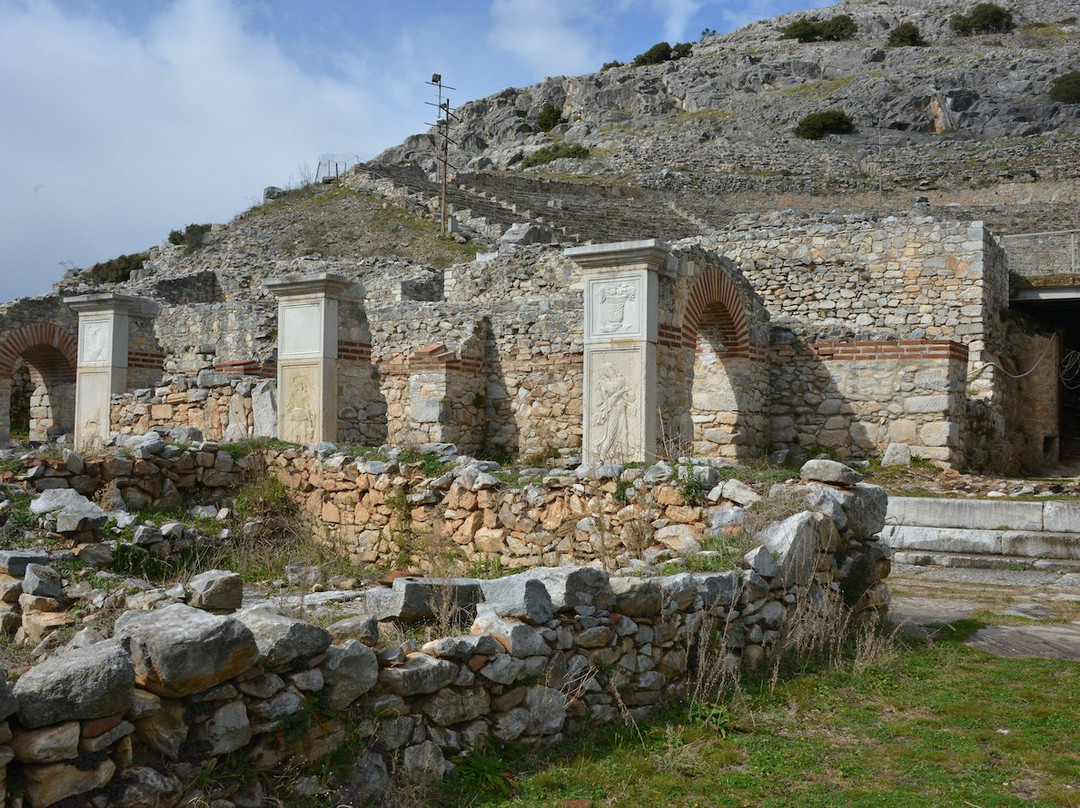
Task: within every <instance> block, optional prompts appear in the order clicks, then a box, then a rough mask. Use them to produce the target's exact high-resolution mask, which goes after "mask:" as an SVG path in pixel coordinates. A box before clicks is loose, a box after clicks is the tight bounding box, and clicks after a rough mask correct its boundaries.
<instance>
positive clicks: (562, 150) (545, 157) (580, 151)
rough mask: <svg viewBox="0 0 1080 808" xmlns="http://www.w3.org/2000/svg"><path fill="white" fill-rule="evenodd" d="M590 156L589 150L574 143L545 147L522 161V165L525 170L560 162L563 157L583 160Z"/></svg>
mask: <svg viewBox="0 0 1080 808" xmlns="http://www.w3.org/2000/svg"><path fill="white" fill-rule="evenodd" d="M588 156H589V150H588V149H586V148H585V147H584V146H582V145H581V144H580V143H574V144H573V145H570V144H568V143H557V144H555V145H554V146H544V148H542V149H540V150H539V151H537V152H534V153H533V154H530V155H529V156H528V157H526V158H525V159H524V160H522V161H521V165H522V167H523V168H532V167H533V166H542V165H544V164H545V163H550V162H551V161H552V160H558V159H559V158H561V157H571V158H582V157H588Z"/></svg>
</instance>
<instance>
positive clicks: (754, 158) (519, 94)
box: [376, 0, 1080, 231]
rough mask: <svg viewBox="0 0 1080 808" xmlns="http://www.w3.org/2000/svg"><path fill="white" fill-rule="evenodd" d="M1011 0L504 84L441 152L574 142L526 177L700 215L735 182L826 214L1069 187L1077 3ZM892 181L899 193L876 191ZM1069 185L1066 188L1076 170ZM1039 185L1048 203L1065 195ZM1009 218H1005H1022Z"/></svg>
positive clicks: (773, 31)
mask: <svg viewBox="0 0 1080 808" xmlns="http://www.w3.org/2000/svg"><path fill="white" fill-rule="evenodd" d="M1004 5H1005V6H1006V7H1008V8H1009V9H1010V10H1011V12H1012V14H1013V18H1014V20H1015V28H1014V29H1013V30H1012V31H1011V32H1009V33H1004V34H1002V33H998V34H981V35H974V36H960V35H958V34H957V33H956V32H954V31H953V30H952V29H951V28H950V25H949V19H950V17H951V16H952V15H953V14H955V13H957V12H963V11H965V10H967V7H966V6H964V5H961V4H955V3H949V2H941V0H891V1H890V2H889V3H877V2H875V3H870V2H864V1H863V0H845V2H842V3H840V4H839V5H837V6H833V7H830V8H825V9H818V10H816V11H814V12H802V13H798V14H791V15H786V16H783V17H779V18H777V19H774V20H767V21H761V22H757V23H754V24H752V25H749V26H747V27H745V28H742V29H740V30H738V31H735V32H732V33H730V34H727V35H723V36H711V37H707V38H705V39H703V40H702V41H700V42H697V43H694V44H693V47H692V53H691V55H690V56H688V57H685V58H681V59H677V60H674V61H668V62H664V63H662V64H658V65H649V66H642V67H633V66H622V67H614V68H610V69H607V70H604V71H601V72H597V73H593V74H589V75H586V76H578V77H565V76H560V77H554V78H549V79H546V80H545V81H544V82H542V83H541V84H539V85H535V86H532V87H526V88H523V89H514V88H510V89H506V90H503V91H502V92H500V93H497V94H495V95H493V96H490V97H488V98H483V99H479V100H477V101H472V102H470V103H468V104H465V105H464V106H462V107H461V108H460V109H458V110H457V111H456V115H457V116H458V117H459V118H460V123H459V124H455V127H454V139H455V140H456V141H457V143H458V146H457V147H456V148H455V149H454V150H453V151H452V154H451V160H452V163H453V165H454V166H455V167H456V168H457V169H458V170H459V171H460V172H461V173H462V174H468V173H470V172H477V171H491V170H495V171H505V170H511V171H520V170H522V164H523V162H524V161H525V159H526V158H527V157H529V156H530V155H532V154H534V153H535V152H537V151H539V150H540V149H541V148H543V147H545V146H552V145H555V144H566V145H573V144H577V145H580V146H583V147H585V148H587V149H588V150H589V157H588V158H586V159H561V160H556V161H555V162H553V163H549V164H547V165H545V166H541V167H539V168H527V169H524V173H525V174H530V173H540V174H543V173H550V172H556V173H561V174H576V175H591V176H601V177H606V178H610V180H611V181H612V182H630V181H632V182H634V183H635V184H640V185H642V186H644V187H647V188H652V189H656V190H660V191H664V192H666V193H669V194H674V195H675V196H676V197H682V196H684V195H690V196H693V197H694V200H693V201H692V210H693V212H694V213H697V214H700V215H704V216H706V217H707V218H710V219H715V218H717V217H721V218H722V216H723V214H724V213H729V212H730V210H722V208H724V206H723V205H721V204H719V201H718V200H719V199H721V198H725V199H727V201H728V202H730V201H731V200H730V195H731V194H740V195H750V196H746V198H745V199H740V201H741V202H742V204H741V205H740V207H742V208H743V209H747V208H768V207H776V206H781V207H783V206H797V207H802V206H806V207H814V206H816V207H817V208H818V209H819V210H820V209H821V208H822V207H826V206H827V207H833V206H846V205H847V204H848V203H849V202H850V201H851V200H848V199H847V198H846V197H849V196H850V195H852V194H860V193H867V194H869V195H870V196H868V197H867V198H866V199H862V200H858V206H859V207H861V208H862V209H866V208H868V207H875V206H876V204H875V203H877V202H885V204H883V205H882V207H884V208H889V207H892V208H894V209H895V207H896V205H897V204H901V205H903V206H905V207H906V206H907V205H910V204H911V203H912V202H913V201H915V199H916V198H917V196H915V194H918V195H926V196H928V197H929V198H928V200H927V201H928V202H930V203H931V204H935V203H940V204H946V203H951V204H960V205H963V206H968V204H969V201H970V202H976V203H982V204H985V203H986V202H988V201H989V200H988V199H987V197H986V195H985V194H981V195H980V196H979V197H977V198H973V199H971V200H968V199H966V198H964V197H963V196H962V192H963V191H964V190H965V189H972V188H980V189H981V188H986V187H987V186H990V185H997V184H999V183H1007V184H1017V183H1025V184H1026V183H1030V182H1031V181H1033V180H1040V181H1044V182H1057V183H1061V182H1066V183H1070V181H1071V180H1075V178H1076V177H1077V174H1078V169H1080V105H1076V104H1071V105H1070V104H1062V103H1057V102H1054V101H1052V100H1051V99H1050V96H1049V91H1050V87H1051V85H1052V82H1053V79H1054V78H1055V77H1057V76H1060V75H1061V74H1063V73H1067V72H1069V71H1071V70H1076V69H1080V22H1078V18H1077V12H1078V11H1080V9H1078V8H1077V6H1076V4H1075V2H1072V0H1015V1H1014V2H1006V3H1004ZM839 14H847V15H850V16H851V17H852V19H853V20H854V21H855V23H856V25H857V31H856V33H855V35H854V36H853V37H852V38H851V39H849V40H846V41H841V42H813V43H800V42H798V41H796V40H794V39H784V38H782V34H781V30H782V29H783V28H784V27H785V26H786V25H788V24H789V23H792V22H794V21H797V20H800V19H819V20H824V19H828V18H830V17H832V16H834V15H839ZM901 23H914V24H915V25H917V26H918V30H919V33H920V35H921V37H922V39H923V40H924V41H925V43H926V44H925V45H924V46H921V47H889V46H888V45H887V41H888V38H889V34H890V32H891V31H892V30H893V29H894V28H895V27H896V26H897V25H899V24H901ZM548 105H550V106H552V107H554V108H557V109H559V110H561V116H562V119H563V122H562V123H559V124H558V125H556V126H554V127H553V128H552V129H550V130H549V131H547V132H544V131H542V130H541V128H540V126H539V125H538V118H539V116H540V113H541V111H542V110H543V109H544V108H545V107H546V106H548ZM827 109H840V110H843V111H844V112H846V113H847V114H848V115H849V116H850V118H851V119H852V121H853V122H854V124H855V132H854V133H852V134H850V135H844V136H842V137H841V136H830V137H828V138H826V139H824V140H818V141H811V140H800V139H799V138H796V137H795V136H794V135H793V133H792V129H793V128H794V127H795V125H796V124H797V123H798V122H799V121H800V120H801V119H802V118H803V117H804V116H806V115H807V114H809V113H812V112H818V111H822V110H827ZM431 142H432V134H431V133H428V134H425V135H416V136H413V137H411V138H409V139H407V140H406V141H405V142H404V143H403V144H401V145H399V146H396V147H394V148H391V149H388V150H387V151H386V152H384V153H383V154H382V155H380V156H379V158H378V159H377V161H376V162H377V164H380V165H383V166H387V165H395V164H410V163H411V164H419V165H421V166H423V167H425V168H426V169H427V170H429V171H432V170H433V169H434V162H433V160H432V151H431ZM935 191H950V192H953V193H952V194H951V195H950V196H949V197H948V198H944V197H935V196H934V192H935ZM905 192H914V194H913V193H905ZM835 193H839V194H841V197H840V198H839V199H824V200H823V199H818V200H817V201H816V203H815V202H814V201H813V200H807V199H804V200H800V199H797V198H795V199H778V198H777V195H779V194H787V195H796V197H797V196H799V195H802V196H820V195H822V194H835ZM956 193H960V194H961V196H960V197H957V196H956ZM754 194H758V195H761V194H765V195H766V198H761V199H758V198H754V197H753V196H752V195H754ZM895 194H900V199H899V200H897V199H895V198H894V199H889V200H888V201H885V200H884V199H882V197H885V196H887V195H895ZM1068 195H1069V196H1073V198H1074V195H1075V186H1074V184H1071V183H1070V187H1069V190H1068ZM874 196H877V197H878V199H876V200H875V199H874ZM1006 196H1007V197H1010V198H1002V199H998V200H996V201H995V203H996V202H1003V201H1005V202H1007V201H1023V200H1028V201H1030V202H1033V203H1038V202H1039V201H1042V196H1044V195H1041V194H1040V193H1038V192H1032V191H1029V192H1027V193H1019V194H1017V193H1012V194H1007V195H1006ZM1045 197H1046V199H1045V201H1059V200H1061V198H1062V193H1061V192H1060V191H1059V190H1056V191H1055V192H1052V193H1048V194H1046V195H1045ZM976 207H978V205H976ZM975 213H979V211H975ZM1059 213H1061V214H1062V215H1065V216H1066V218H1067V215H1066V214H1065V213H1064V212H1062V211H1052V212H1049V213H1048V212H1047V211H1045V210H1043V211H1038V212H1037V214H1035V215H1032V216H1029V217H1027V219H1028V220H1031V221H1028V220H1025V221H1022V222H1019V223H1015V224H1017V225H1018V226H1019V228H1020V229H1024V228H1026V227H1030V226H1034V225H1035V224H1036V221H1034V220H1040V221H1043V222H1044V223H1045V219H1046V217H1047V216H1048V215H1050V216H1051V217H1053V216H1056V215H1057V214H1059ZM1073 221H1074V222H1075V218H1074V219H1073ZM1063 224H1067V222H1064V223H1063ZM1012 225H1013V223H1009V224H1008V225H1006V227H1005V228H1004V229H1006V230H1009V231H1013V230H1015V229H1017V227H1016V226H1012ZM1073 226H1075V224H1074V225H1073Z"/></svg>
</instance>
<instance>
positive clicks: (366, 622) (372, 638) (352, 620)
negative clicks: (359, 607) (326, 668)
mask: <svg viewBox="0 0 1080 808" xmlns="http://www.w3.org/2000/svg"><path fill="white" fill-rule="evenodd" d="M327 630H328V631H329V632H330V636H331V637H332V638H333V640H334V643H335V644H337V645H342V644H344V643H345V641H346V640H359V641H360V642H362V643H363V644H364V645H367V646H373V645H378V643H379V623H378V621H377V620H376V619H375V618H374V617H372V616H371V615H369V614H361V615H357V616H356V617H346V618H345V619H344V620H338V621H337V622H336V623H333V624H332V625H330V627H329V628H328V629H327Z"/></svg>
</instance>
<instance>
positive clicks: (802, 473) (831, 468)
mask: <svg viewBox="0 0 1080 808" xmlns="http://www.w3.org/2000/svg"><path fill="white" fill-rule="evenodd" d="M799 478H800V479H803V480H813V481H815V482H819V483H831V484H833V485H855V483H858V482H862V478H863V476H862V475H861V474H859V472H857V471H855V469H853V468H851V467H850V466H845V465H844V464H843V463H837V462H836V461H835V460H826V459H825V458H816V459H814V460H807V461H806V462H805V463H803V466H802V468H801V469H799Z"/></svg>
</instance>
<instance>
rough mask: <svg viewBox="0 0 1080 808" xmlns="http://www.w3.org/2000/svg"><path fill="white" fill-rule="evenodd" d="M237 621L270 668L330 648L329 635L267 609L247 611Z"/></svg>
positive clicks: (321, 629) (300, 621)
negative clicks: (244, 627) (251, 637)
mask: <svg viewBox="0 0 1080 808" xmlns="http://www.w3.org/2000/svg"><path fill="white" fill-rule="evenodd" d="M237 619H238V620H240V622H242V623H243V624H244V625H245V626H247V627H248V628H249V629H250V630H251V633H252V634H253V635H254V636H255V642H256V643H258V646H259V653H260V655H261V656H262V658H263V661H264V662H265V664H266V665H267V666H269V667H270V668H284V667H288V666H289V665H290V664H291V663H292V662H294V661H295V660H302V659H307V658H309V657H313V656H316V655H318V654H321V653H322V652H323V651H325V650H326V649H327V648H329V647H330V640H331V637H330V632H329V631H327V630H326V629H324V628H321V627H319V626H316V625H313V624H311V623H306V622H304V621H303V620H297V619H296V618H295V617H289V616H287V615H284V614H281V613H280V612H277V611H275V610H274V609H272V608H269V607H265V606H260V607H256V608H253V609H247V610H245V611H243V612H240V613H239V614H238V615H237Z"/></svg>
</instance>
